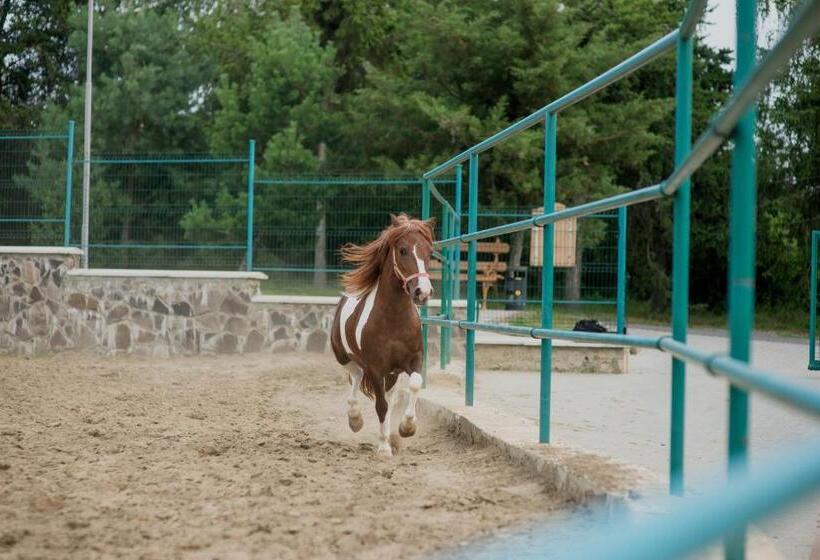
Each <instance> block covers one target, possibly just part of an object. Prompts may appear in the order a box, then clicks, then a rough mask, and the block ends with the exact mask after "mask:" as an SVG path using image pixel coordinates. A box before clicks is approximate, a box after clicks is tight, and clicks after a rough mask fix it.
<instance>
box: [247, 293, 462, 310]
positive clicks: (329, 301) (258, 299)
mask: <svg viewBox="0 0 820 560" xmlns="http://www.w3.org/2000/svg"><path fill="white" fill-rule="evenodd" d="M339 297H340V296H288V295H257V296H253V299H252V300H251V301H252V302H253V303H295V304H309V305H336V304H337V303H339ZM427 306H428V307H435V308H438V307H441V300H440V299H431V300H430V303H429V304H427ZM453 307H454V308H462V309H463V308H466V307H467V300H463V299H456V300H453Z"/></svg>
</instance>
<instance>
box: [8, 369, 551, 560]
mask: <svg viewBox="0 0 820 560" xmlns="http://www.w3.org/2000/svg"><path fill="white" fill-rule="evenodd" d="M345 384H346V380H345V378H344V375H343V373H342V370H341V369H340V368H338V367H337V366H336V365H335V364H333V363H332V362H331V360H330V359H329V358H327V357H311V356H307V355H305V354H293V355H285V356H277V357H271V356H244V357H236V356H231V357H220V358H207V357H202V358H184V359H174V360H165V361H149V360H145V359H139V358H107V359H106V358H99V357H91V356H87V355H79V354H73V353H64V354H60V355H57V356H53V357H49V358H40V359H26V358H12V357H8V356H0V557H3V558H41V557H48V558H63V557H76V558H98V557H113V556H117V557H129V558H167V557H189V558H253V557H266V558H333V557H345V558H351V557H355V558H385V557H390V558H410V557H416V556H426V555H428V554H429V553H431V552H432V551H434V550H442V549H446V548H448V547H450V546H453V545H457V544H458V543H463V542H466V541H468V540H472V539H473V538H476V537H478V536H486V535H488V534H491V533H493V532H495V531H496V530H497V529H498V528H500V527H511V526H516V525H520V524H525V523H527V522H530V521H534V520H536V519H543V518H544V517H545V516H549V515H550V512H551V511H555V510H556V509H558V508H561V507H562V506H563V505H564V504H561V503H559V502H558V501H557V500H556V499H555V498H554V497H552V496H551V495H549V494H548V493H546V492H545V491H544V490H543V488H542V486H541V485H540V484H539V482H538V480H537V479H534V478H532V477H531V476H530V475H528V474H526V473H525V472H523V471H521V470H519V469H517V468H514V467H512V466H510V465H509V464H508V463H506V462H504V460H503V459H502V458H500V457H499V456H498V455H497V453H496V452H495V451H494V450H493V449H490V448H477V447H470V446H467V445H465V444H462V443H460V442H459V441H456V440H455V439H453V438H452V437H450V435H449V434H448V433H446V432H445V431H444V430H443V429H442V428H439V427H436V426H433V425H429V424H426V423H425V421H424V418H423V417H422V418H420V421H419V431H418V433H417V435H416V436H415V437H414V438H412V439H408V440H404V443H405V444H406V445H405V447H404V449H403V450H402V453H401V454H400V455H399V456H398V457H394V458H393V459H390V460H386V461H385V460H382V459H377V458H376V456H375V448H374V443H375V442H376V434H377V429H378V427H377V423H376V419H375V413H374V412H373V411H372V405H370V404H369V403H365V404H366V406H365V411H366V414H365V427H364V429H363V430H362V432H360V433H359V434H353V433H351V432H350V431H349V429H348V427H347V417H346V406H347V404H346V396H345Z"/></svg>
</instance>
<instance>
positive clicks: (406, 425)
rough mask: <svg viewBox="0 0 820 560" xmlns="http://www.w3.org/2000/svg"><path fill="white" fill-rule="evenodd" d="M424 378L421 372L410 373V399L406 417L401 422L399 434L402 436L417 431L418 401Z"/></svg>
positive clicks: (407, 435)
mask: <svg viewBox="0 0 820 560" xmlns="http://www.w3.org/2000/svg"><path fill="white" fill-rule="evenodd" d="M422 382H423V379H422V377H421V374H420V373H418V372H417V371H414V372H413V373H411V374H410V383H409V384H408V385H409V389H410V400H409V401H408V403H407V408H406V409H405V411H404V419H403V420H402V421H401V424H399V434H401V436H402V437H410V436H412V435H413V434H415V433H416V401H417V400H418V398H419V389H421V385H422Z"/></svg>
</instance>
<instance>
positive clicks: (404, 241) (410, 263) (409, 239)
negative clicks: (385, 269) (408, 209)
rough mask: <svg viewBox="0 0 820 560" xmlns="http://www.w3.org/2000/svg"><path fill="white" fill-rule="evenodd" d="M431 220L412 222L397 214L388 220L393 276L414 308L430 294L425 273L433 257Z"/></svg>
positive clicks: (431, 291) (426, 273)
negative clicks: (392, 232)
mask: <svg viewBox="0 0 820 560" xmlns="http://www.w3.org/2000/svg"><path fill="white" fill-rule="evenodd" d="M434 223H435V222H434V220H428V221H421V220H412V219H410V218H408V217H407V216H405V215H404V214H400V215H398V216H391V226H392V227H394V228H397V230H398V231H397V233H398V235H396V237H395V238H394V241H393V243H392V246H391V248H390V253H391V254H390V256H389V257H388V258H390V259H391V260H392V266H393V274H395V276H396V277H397V278H398V280H399V282H401V284H402V288H403V289H404V291H405V292H407V294H408V295H409V296H410V297H411V298H412V299H413V302H414V303H415V304H416V305H423V304H424V303H426V302H427V300H428V299H429V298H430V295H431V294H432V293H433V285H432V284H431V283H430V274H429V273H428V272H427V269H428V268H429V264H430V257H431V256H432V255H433V225H434Z"/></svg>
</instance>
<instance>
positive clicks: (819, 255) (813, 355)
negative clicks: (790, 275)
mask: <svg viewBox="0 0 820 560" xmlns="http://www.w3.org/2000/svg"><path fill="white" fill-rule="evenodd" d="M818 259H820V230H817V231H813V232H811V266H810V267H809V274H810V276H809V369H810V370H814V371H820V340H818V333H817V315H818V313H820V294H818V293H817V291H818V290H820V280H818V278H817V276H818V275H819V274H820V266H818V262H817V260H818Z"/></svg>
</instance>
